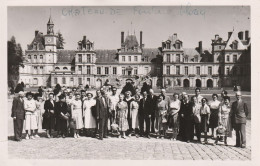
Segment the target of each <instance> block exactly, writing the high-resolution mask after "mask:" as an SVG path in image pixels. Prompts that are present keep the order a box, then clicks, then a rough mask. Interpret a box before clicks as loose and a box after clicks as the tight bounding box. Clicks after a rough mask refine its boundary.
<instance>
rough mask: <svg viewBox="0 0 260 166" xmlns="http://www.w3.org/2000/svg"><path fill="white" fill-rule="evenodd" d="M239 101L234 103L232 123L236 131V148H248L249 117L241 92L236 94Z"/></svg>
mask: <svg viewBox="0 0 260 166" xmlns="http://www.w3.org/2000/svg"><path fill="white" fill-rule="evenodd" d="M236 98H237V101H235V102H233V103H232V107H231V123H232V126H233V128H234V129H235V131H236V145H235V147H241V148H245V147H246V119H247V116H248V108H247V104H246V103H245V102H244V101H243V100H242V94H241V92H240V91H238V92H236Z"/></svg>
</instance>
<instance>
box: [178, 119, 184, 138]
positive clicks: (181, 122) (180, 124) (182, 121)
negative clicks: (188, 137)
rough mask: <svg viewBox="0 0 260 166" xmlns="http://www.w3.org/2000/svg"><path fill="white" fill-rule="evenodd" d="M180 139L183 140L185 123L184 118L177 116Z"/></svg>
mask: <svg viewBox="0 0 260 166" xmlns="http://www.w3.org/2000/svg"><path fill="white" fill-rule="evenodd" d="M178 135H179V136H180V137H181V139H184V138H185V121H184V118H183V117H181V116H180V115H179V134H178Z"/></svg>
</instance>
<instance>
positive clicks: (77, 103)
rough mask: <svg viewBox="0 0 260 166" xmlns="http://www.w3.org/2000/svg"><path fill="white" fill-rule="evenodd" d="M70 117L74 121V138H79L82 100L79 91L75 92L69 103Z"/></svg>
mask: <svg viewBox="0 0 260 166" xmlns="http://www.w3.org/2000/svg"><path fill="white" fill-rule="evenodd" d="M71 114H72V119H73V120H74V121H75V131H74V138H79V137H80V136H79V131H80V129H82V128H83V119H82V101H81V98H80V93H76V94H75V100H74V101H73V102H72V103H71Z"/></svg>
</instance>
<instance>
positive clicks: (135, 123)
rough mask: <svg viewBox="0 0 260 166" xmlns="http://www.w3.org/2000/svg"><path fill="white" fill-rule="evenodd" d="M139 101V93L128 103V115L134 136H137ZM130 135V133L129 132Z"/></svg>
mask: <svg viewBox="0 0 260 166" xmlns="http://www.w3.org/2000/svg"><path fill="white" fill-rule="evenodd" d="M139 102H140V95H138V94H136V95H135V100H134V101H132V102H131V103H130V111H131V113H130V117H131V119H132V128H133V129H134V132H135V136H136V137H137V138H138V137H139V135H138V127H139V121H138V109H139ZM129 136H131V134H129Z"/></svg>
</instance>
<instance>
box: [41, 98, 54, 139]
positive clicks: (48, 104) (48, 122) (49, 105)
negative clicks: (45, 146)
mask: <svg viewBox="0 0 260 166" xmlns="http://www.w3.org/2000/svg"><path fill="white" fill-rule="evenodd" d="M54 105H55V101H54V94H53V93H50V94H49V100H46V101H45V103H44V110H45V112H44V114H43V115H42V116H43V121H42V129H46V133H47V138H50V137H53V136H52V135H51V132H52V130H54V129H55V112H54Z"/></svg>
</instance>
